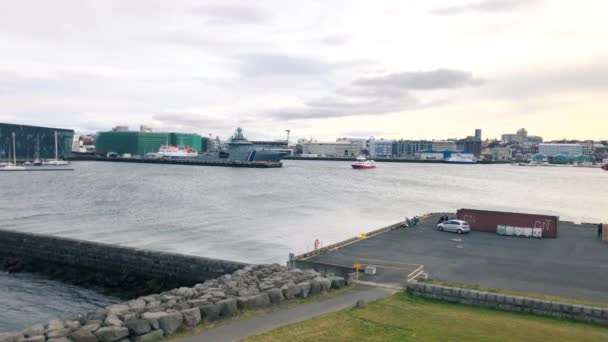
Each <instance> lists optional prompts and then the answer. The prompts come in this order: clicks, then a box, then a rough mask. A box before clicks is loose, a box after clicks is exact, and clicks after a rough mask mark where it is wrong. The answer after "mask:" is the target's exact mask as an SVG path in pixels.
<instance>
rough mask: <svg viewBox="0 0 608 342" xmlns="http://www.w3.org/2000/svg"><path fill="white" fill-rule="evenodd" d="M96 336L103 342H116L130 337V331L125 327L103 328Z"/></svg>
mask: <svg viewBox="0 0 608 342" xmlns="http://www.w3.org/2000/svg"><path fill="white" fill-rule="evenodd" d="M95 336H97V339H99V340H100V341H101V342H114V341H118V340H120V339H122V338H123V337H127V336H129V329H127V328H125V327H103V328H99V329H97V331H95Z"/></svg>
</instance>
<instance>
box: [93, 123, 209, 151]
mask: <svg viewBox="0 0 608 342" xmlns="http://www.w3.org/2000/svg"><path fill="white" fill-rule="evenodd" d="M123 128H124V127H121V129H119V130H116V129H113V130H112V131H109V132H99V133H98V135H97V139H96V141H95V150H96V152H97V153H99V154H106V153H109V152H115V153H118V154H131V155H133V156H143V155H145V154H146V153H156V152H158V149H159V148H160V146H161V145H167V144H168V145H173V146H190V147H192V148H193V149H195V150H197V151H199V152H203V151H206V150H207V146H208V140H209V139H207V138H205V137H201V136H200V135H198V134H191V133H160V132H158V133H157V132H140V131H129V130H128V128H127V130H126V131H125V130H124V129H123Z"/></svg>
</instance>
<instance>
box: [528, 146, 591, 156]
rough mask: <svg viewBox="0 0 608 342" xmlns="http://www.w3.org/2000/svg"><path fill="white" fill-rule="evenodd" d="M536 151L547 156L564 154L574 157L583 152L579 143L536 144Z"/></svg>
mask: <svg viewBox="0 0 608 342" xmlns="http://www.w3.org/2000/svg"><path fill="white" fill-rule="evenodd" d="M538 153H540V154H542V155H545V156H547V157H556V156H559V155H561V156H566V157H568V158H574V157H576V156H580V155H582V154H583V146H582V145H581V144H548V143H543V144H538Z"/></svg>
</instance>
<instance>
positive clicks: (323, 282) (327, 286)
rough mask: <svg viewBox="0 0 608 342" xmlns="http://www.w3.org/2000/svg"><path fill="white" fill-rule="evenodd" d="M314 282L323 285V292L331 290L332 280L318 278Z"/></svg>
mask: <svg viewBox="0 0 608 342" xmlns="http://www.w3.org/2000/svg"><path fill="white" fill-rule="evenodd" d="M314 280H316V281H317V282H319V284H320V285H321V291H327V290H329V289H330V288H331V280H329V279H327V278H324V277H316V278H315V279H314Z"/></svg>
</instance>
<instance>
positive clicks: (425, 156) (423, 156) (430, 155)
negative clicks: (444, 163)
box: [416, 150, 445, 160]
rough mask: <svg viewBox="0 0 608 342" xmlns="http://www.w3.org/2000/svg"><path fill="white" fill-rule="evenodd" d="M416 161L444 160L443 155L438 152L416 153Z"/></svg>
mask: <svg viewBox="0 0 608 342" xmlns="http://www.w3.org/2000/svg"><path fill="white" fill-rule="evenodd" d="M416 159H419V160H444V159H445V153H443V152H439V151H432V150H429V151H418V152H416Z"/></svg>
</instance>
